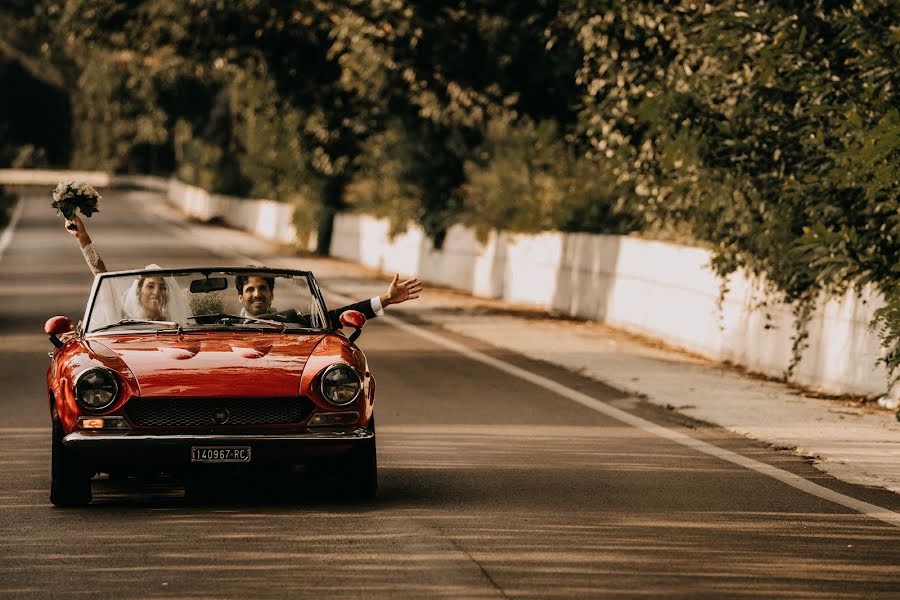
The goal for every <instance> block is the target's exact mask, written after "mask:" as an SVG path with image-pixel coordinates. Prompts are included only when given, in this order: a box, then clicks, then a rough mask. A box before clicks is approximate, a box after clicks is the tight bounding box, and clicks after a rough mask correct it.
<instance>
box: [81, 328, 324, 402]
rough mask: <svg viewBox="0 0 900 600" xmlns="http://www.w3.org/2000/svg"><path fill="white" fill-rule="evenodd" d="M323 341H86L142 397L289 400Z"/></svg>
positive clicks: (215, 337)
mask: <svg viewBox="0 0 900 600" xmlns="http://www.w3.org/2000/svg"><path fill="white" fill-rule="evenodd" d="M322 337H323V335H322V334H316V335H281V334H274V335H259V334H255V335H244V334H224V335H221V334H208V335H198V336H192V335H185V336H172V337H167V336H154V335H132V336H115V337H102V338H94V339H91V340H90V345H91V347H92V349H93V350H94V351H95V352H96V353H97V354H107V353H113V354H115V355H117V356H119V357H120V358H121V359H122V360H123V361H124V362H125V364H126V365H127V366H128V368H130V369H131V372H132V373H134V376H135V378H136V379H137V384H138V387H139V389H140V394H141V396H142V397H145V398H147V397H172V396H182V397H201V396H217V397H270V398H271V397H288V396H294V395H296V394H297V393H298V392H299V389H300V376H301V374H302V372H303V367H304V366H306V362H307V360H308V359H309V355H310V354H311V353H312V351H313V350H314V349H315V347H316V345H317V344H318V343H319V342H320V341H321V339H322Z"/></svg>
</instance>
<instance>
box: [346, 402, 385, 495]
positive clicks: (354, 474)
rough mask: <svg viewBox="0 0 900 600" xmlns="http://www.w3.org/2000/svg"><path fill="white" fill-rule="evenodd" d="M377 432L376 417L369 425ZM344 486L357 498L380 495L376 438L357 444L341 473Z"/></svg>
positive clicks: (347, 493) (348, 493)
mask: <svg viewBox="0 0 900 600" xmlns="http://www.w3.org/2000/svg"><path fill="white" fill-rule="evenodd" d="M369 429H370V430H371V431H372V433H375V418H374V417H372V422H371V424H370V425H369ZM341 480H342V482H343V485H342V488H343V491H344V492H345V493H346V495H347V496H349V497H351V498H354V499H357V500H374V499H375V497H376V496H377V495H378V456H377V453H376V447H375V438H374V437H372V438H371V439H369V440H366V441H365V442H363V443H361V444H357V446H356V447H355V448H353V451H352V452H351V454H350V456H349V457H348V458H347V462H346V464H345V465H344V469H343V470H342V473H341Z"/></svg>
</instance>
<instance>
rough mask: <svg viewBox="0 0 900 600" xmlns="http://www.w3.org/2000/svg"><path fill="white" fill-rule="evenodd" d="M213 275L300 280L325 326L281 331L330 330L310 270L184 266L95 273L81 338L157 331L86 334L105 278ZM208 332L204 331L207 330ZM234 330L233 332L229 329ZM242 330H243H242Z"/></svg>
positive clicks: (142, 330) (333, 327)
mask: <svg viewBox="0 0 900 600" xmlns="http://www.w3.org/2000/svg"><path fill="white" fill-rule="evenodd" d="M213 273H222V274H225V275H232V276H234V275H242V274H246V275H251V274H254V275H255V274H263V275H266V274H272V275H280V274H284V275H291V276H293V277H298V278H299V277H302V278H304V279H305V280H306V283H307V285H308V286H309V291H310V293H311V294H312V296H313V298H315V300H316V302H317V303H318V305H319V308H320V310H321V311H322V316H323V318H324V319H325V322H326V323H327V327H325V328H323V329H318V328H299V327H288V328H287V329H286V330H285V333H292V332H295V331H307V332H308V331H334V330H335V324H334V323H332V322H331V320H330V319H329V318H328V306H327V305H326V304H325V299H324V298H323V297H322V291H321V289H320V288H319V284H318V282H317V281H316V278H315V276H314V275H313V274H312V272H311V271H303V270H300V269H279V268H275V267H227V266H226V267H221V266H219V267H205V266H204V267H184V268H180V269H129V270H125V271H107V272H105V273H97V274H96V275H95V276H94V282H93V285H92V286H91V292H90V295H89V296H88V302H87V306H86V307H85V309H84V319H83V320H82V321H81V326H82V335H84V336H89V335H94V333H96V334H97V335H109V334H110V333H119V332H121V333H126V332H127V333H129V334H133V333H146V334H157V333H158V330H155V329H137V330H135V329H122V330H119V331H116V330H114V329H106V330H103V331H98V332H94V331H87V326H88V324H89V323H90V322H91V321H90V318H91V315H92V313H93V311H94V304H95V303H96V300H97V295H98V293H99V291H100V287H101V285H102V284H103V281H104V280H105V279H112V278H119V277H125V276H134V277H137V276H140V275H147V276H152V277H175V276H178V275H205V276H207V277H209V275H211V274H213ZM190 331H194V330H193V329H191V328H189V329H185V330H184V332H190ZM196 331H203V330H202V329H197V330H196ZM207 331H208V330H207ZM230 331H234V330H230ZM242 331H243V330H242ZM247 331H248V332H252V331H258V330H254V329H248V330H247Z"/></svg>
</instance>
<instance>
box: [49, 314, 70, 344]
mask: <svg viewBox="0 0 900 600" xmlns="http://www.w3.org/2000/svg"><path fill="white" fill-rule="evenodd" d="M73 329H75V326H74V325H72V319H70V318H69V317H51V318H50V319H47V322H46V323H44V333H46V334H47V335H48V336H50V342H52V343H53V345H54V346H56V347H57V348H62V345H63V343H62V342H61V341H60V339H59V337H58V336H60V335H62V334H64V333H69V332H70V331H72V330H73Z"/></svg>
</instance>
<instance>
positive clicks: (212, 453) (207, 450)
mask: <svg viewBox="0 0 900 600" xmlns="http://www.w3.org/2000/svg"><path fill="white" fill-rule="evenodd" d="M191 462H195V463H229V462H250V446H192V447H191Z"/></svg>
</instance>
